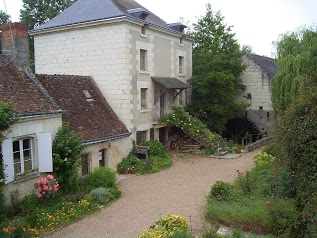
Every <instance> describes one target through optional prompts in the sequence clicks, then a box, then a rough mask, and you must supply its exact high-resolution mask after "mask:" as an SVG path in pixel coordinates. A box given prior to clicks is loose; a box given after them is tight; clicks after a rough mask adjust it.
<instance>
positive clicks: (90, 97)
mask: <svg viewBox="0 0 317 238" xmlns="http://www.w3.org/2000/svg"><path fill="white" fill-rule="evenodd" d="M83 94H84V95H85V98H86V99H87V101H88V102H90V101H93V100H94V99H93V98H92V96H91V95H90V93H89V91H88V90H83Z"/></svg>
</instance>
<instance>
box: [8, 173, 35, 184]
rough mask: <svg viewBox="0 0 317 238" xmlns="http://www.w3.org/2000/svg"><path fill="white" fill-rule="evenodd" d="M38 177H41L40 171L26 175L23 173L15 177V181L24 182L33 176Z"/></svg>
mask: <svg viewBox="0 0 317 238" xmlns="http://www.w3.org/2000/svg"><path fill="white" fill-rule="evenodd" d="M37 177H40V173H39V172H33V173H29V174H26V175H23V174H21V175H17V176H16V177H15V180H14V183H21V182H24V181H27V180H30V179H33V178H37Z"/></svg>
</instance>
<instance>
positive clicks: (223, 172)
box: [48, 150, 259, 238]
mask: <svg viewBox="0 0 317 238" xmlns="http://www.w3.org/2000/svg"><path fill="white" fill-rule="evenodd" d="M257 153H259V150H256V151H253V152H250V153H247V154H245V155H243V156H241V157H240V158H237V159H214V158H198V157H195V156H194V157H195V158H184V159H177V160H175V161H174V164H173V166H172V167H171V168H170V169H168V170H165V171H162V172H160V173H157V174H151V175H136V176H130V177H128V178H126V179H124V180H121V181H120V182H119V183H118V186H119V188H120V189H121V191H122V197H121V198H120V199H119V200H118V201H117V202H115V203H114V204H112V205H111V206H109V207H107V208H104V209H102V210H101V211H100V212H99V213H97V214H94V215H93V216H90V217H87V218H85V219H83V220H81V221H79V222H77V223H74V224H71V225H69V226H66V227H64V228H61V229H59V230H57V231H55V232H53V233H52V234H51V235H49V236H48V237H50V238H54V237H56V238H57V237H67V238H84V237H85V238H87V237H88V238H89V237H93V238H99V237H100V238H101V237H102V238H135V237H137V236H138V235H139V234H140V233H141V232H142V231H143V230H145V229H146V228H148V227H149V226H151V225H152V224H153V223H154V222H155V221H156V220H158V219H159V218H160V217H161V216H164V215H166V214H167V213H171V214H174V215H180V216H183V217H185V218H186V219H188V221H191V223H190V227H191V230H192V232H193V233H194V234H195V235H198V234H202V233H203V231H204V225H203V217H202V206H203V205H204V203H205V196H206V195H207V193H208V192H209V191H210V188H211V186H212V185H213V184H214V183H215V182H216V181H217V180H222V181H233V179H234V178H235V176H236V170H241V171H244V170H249V169H250V168H251V167H252V165H253V162H252V158H253V157H254V155H255V154H257Z"/></svg>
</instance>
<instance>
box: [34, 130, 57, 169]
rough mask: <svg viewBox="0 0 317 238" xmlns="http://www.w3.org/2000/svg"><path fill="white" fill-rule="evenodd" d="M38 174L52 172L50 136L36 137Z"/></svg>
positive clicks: (48, 134)
mask: <svg viewBox="0 0 317 238" xmlns="http://www.w3.org/2000/svg"><path fill="white" fill-rule="evenodd" d="M37 136H38V156H39V158H38V159H39V172H53V157H52V134H51V133H39V134H38V135H37Z"/></svg>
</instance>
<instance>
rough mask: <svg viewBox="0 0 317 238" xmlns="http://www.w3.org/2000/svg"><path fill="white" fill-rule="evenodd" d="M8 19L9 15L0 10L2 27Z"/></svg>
mask: <svg viewBox="0 0 317 238" xmlns="http://www.w3.org/2000/svg"><path fill="white" fill-rule="evenodd" d="M10 18H11V17H10V15H8V14H6V13H5V12H4V11H2V10H0V25H2V24H3V23H7V22H8V21H9V20H10Z"/></svg>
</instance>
